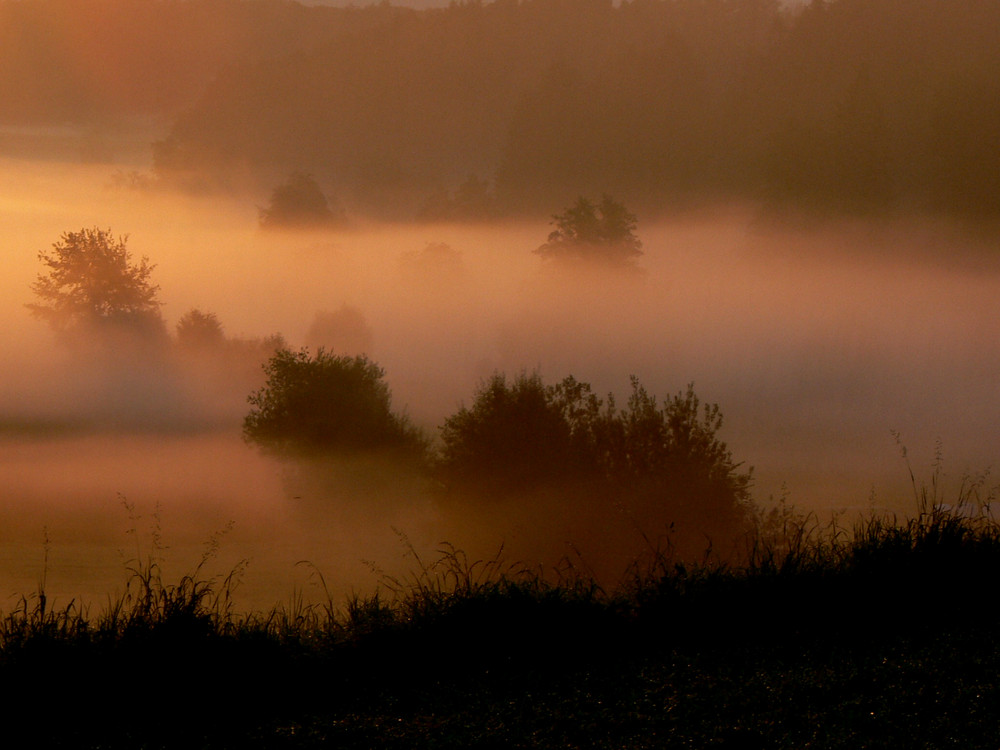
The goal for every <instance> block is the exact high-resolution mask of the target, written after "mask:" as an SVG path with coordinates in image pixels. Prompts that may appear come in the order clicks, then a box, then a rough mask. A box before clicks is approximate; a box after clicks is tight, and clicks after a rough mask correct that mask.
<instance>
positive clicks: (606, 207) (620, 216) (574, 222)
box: [535, 195, 642, 264]
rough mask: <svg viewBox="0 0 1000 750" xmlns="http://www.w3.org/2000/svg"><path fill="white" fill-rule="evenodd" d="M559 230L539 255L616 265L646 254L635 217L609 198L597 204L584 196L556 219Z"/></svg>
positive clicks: (607, 196)
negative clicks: (637, 232) (636, 233)
mask: <svg viewBox="0 0 1000 750" xmlns="http://www.w3.org/2000/svg"><path fill="white" fill-rule="evenodd" d="M552 223H553V224H555V227H556V228H555V229H554V230H553V231H552V232H551V233H550V234H549V240H548V242H546V243H545V244H544V245H542V246H541V247H539V248H538V249H537V250H536V251H535V252H536V253H538V254H539V255H541V256H543V257H545V258H578V259H586V260H596V261H602V262H609V263H615V264H624V263H629V262H631V261H632V260H634V259H635V258H637V257H638V256H640V255H642V242H641V241H640V240H639V238H638V237H636V235H635V229H636V226H637V224H638V221H637V219H636V216H635V214H633V213H632V212H630V211H629V210H628V209H627V208H625V205H624V204H623V203H620V202H618V201H616V200H615V199H614V198H612V197H611V196H609V195H605V196H603V197H602V198H601V202H600V203H594V202H593V201H591V200H590V199H588V198H584V197H582V196H581V197H580V198H578V199H577V201H576V203H575V204H573V205H572V206H571V207H570V208H568V209H566V211H564V212H563V213H561V214H556V215H555V216H554V217H553V220H552Z"/></svg>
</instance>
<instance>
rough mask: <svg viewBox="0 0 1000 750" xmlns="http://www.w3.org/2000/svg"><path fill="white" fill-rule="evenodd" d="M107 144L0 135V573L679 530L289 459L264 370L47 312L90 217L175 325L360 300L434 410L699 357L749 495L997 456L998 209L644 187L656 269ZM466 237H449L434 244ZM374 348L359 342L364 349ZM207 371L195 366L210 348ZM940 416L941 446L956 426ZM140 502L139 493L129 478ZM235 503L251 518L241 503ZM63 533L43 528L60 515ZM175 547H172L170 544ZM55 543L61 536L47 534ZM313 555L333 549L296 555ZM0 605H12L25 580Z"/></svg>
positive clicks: (858, 485)
mask: <svg viewBox="0 0 1000 750" xmlns="http://www.w3.org/2000/svg"><path fill="white" fill-rule="evenodd" d="M113 171H114V168H113V167H112V166H109V165H106V164H103V165H90V166H81V165H74V164H69V163H63V162H57V161H51V160H49V161H19V160H16V159H9V158H8V159H5V160H3V161H2V164H0V227H2V229H0V234H2V245H0V247H2V253H3V259H4V270H5V272H4V274H3V276H2V278H0V285H2V298H0V299H2V303H0V322H2V325H3V330H4V332H5V335H4V344H3V357H2V360H0V383H2V386H0V388H2V390H0V425H2V426H3V433H2V435H0V442H2V451H0V486H2V487H3V488H4V489H3V500H2V504H0V541H2V545H0V576H2V578H0V580H2V583H0V585H2V587H3V588H2V590H0V597H2V598H3V600H4V601H6V602H7V604H9V603H10V602H11V601H12V600H10V599H6V597H8V596H14V595H17V594H21V593H30V592H31V591H34V590H35V589H36V587H37V586H38V585H39V583H40V582H41V580H42V577H43V575H44V577H45V578H44V582H45V585H46V588H47V590H48V592H49V596H50V598H52V597H55V598H56V599H57V600H58V601H62V602H63V603H66V602H68V601H69V600H70V599H72V598H74V597H79V598H81V599H83V600H84V601H92V602H96V603H98V604H99V603H101V602H102V601H104V597H105V596H106V595H107V594H109V593H112V592H113V591H114V589H115V588H120V587H121V585H122V583H123V581H124V575H123V570H124V568H123V563H124V562H125V561H127V560H128V559H130V558H133V557H135V556H136V555H140V556H146V555H149V554H161V555H162V557H163V560H164V569H165V570H166V571H168V572H178V571H180V572H186V571H187V570H188V569H190V567H191V566H192V565H193V564H194V563H196V562H197V560H198V558H199V556H200V555H201V554H202V551H203V550H204V548H205V544H206V543H208V542H209V540H210V539H212V538H213V537H214V535H218V534H221V537H220V540H219V541H220V547H219V550H220V551H219V556H218V559H217V560H216V561H214V562H213V563H212V565H211V566H210V568H211V570H212V571H221V572H226V571H228V569H230V568H231V567H232V566H234V565H236V564H237V563H238V562H239V561H240V560H243V559H246V560H248V561H249V562H248V566H247V568H246V572H245V574H244V575H243V577H242V584H241V587H240V589H239V590H238V593H239V601H240V603H241V604H242V605H245V606H248V607H249V606H254V607H266V606H269V605H271V604H274V603H279V602H286V603H287V602H289V601H290V600H291V598H292V597H293V596H295V595H296V592H297V591H298V592H301V593H302V594H303V595H304V596H305V597H306V598H309V599H315V598H317V597H322V596H323V592H322V589H321V588H320V587H319V586H318V581H319V579H318V577H317V576H316V575H315V572H316V571H317V570H318V571H320V572H322V574H323V576H324V577H325V580H326V582H327V584H328V585H329V587H330V593H331V594H332V595H333V596H334V597H335V598H339V597H340V596H342V595H343V594H345V593H347V592H349V591H350V590H362V591H368V590H371V587H373V586H374V585H375V583H376V582H377V581H378V580H379V571H380V570H381V571H384V572H386V573H391V574H395V575H399V574H401V573H402V572H405V571H407V570H413V569H414V568H415V565H416V563H415V561H414V560H413V559H412V558H409V557H408V549H409V547H408V545H412V549H413V550H415V551H416V552H418V553H419V554H420V555H421V559H424V560H425V561H426V560H428V559H432V558H433V556H434V550H435V549H436V548H437V547H438V545H439V544H440V543H441V542H444V541H447V542H451V543H453V544H455V545H456V546H458V547H461V548H464V549H467V550H468V551H469V552H470V554H472V555H481V556H485V555H490V554H492V553H493V552H495V551H497V550H498V549H499V547H500V545H501V544H505V545H506V546H505V550H506V554H507V555H508V556H509V557H510V558H511V559H518V560H522V561H524V562H526V563H529V564H534V563H545V564H549V565H552V564H555V563H557V562H558V560H559V558H560V557H562V556H563V555H567V556H569V558H570V559H571V560H574V561H575V563H576V564H577V565H580V566H582V567H584V568H588V567H589V568H593V569H595V570H600V571H602V572H603V573H605V574H607V575H612V573H611V571H613V570H615V569H617V568H618V567H622V566H624V564H625V563H627V561H628V560H629V559H630V558H631V557H632V556H633V555H635V554H637V553H639V552H641V551H642V550H643V549H644V547H645V544H646V542H645V541H644V540H643V538H642V535H641V533H640V532H644V533H646V534H647V535H648V536H650V537H651V538H656V537H657V535H659V534H661V533H665V520H664V519H658V520H663V521H664V527H663V528H657V527H656V526H655V524H654V525H653V526H652V527H650V528H637V527H636V525H635V524H632V525H630V523H631V522H630V520H629V519H617V520H615V519H611V518H610V517H609V515H608V514H613V513H614V510H613V509H608V508H606V509H601V508H597V507H582V506H581V507H579V508H574V509H572V510H571V511H568V510H567V509H566V508H565V507H562V508H558V507H557V508H546V509H545V510H543V511H536V512H535V513H534V514H530V513H529V514H527V515H524V516H519V515H518V512H516V510H515V509H514V508H512V507H490V506H484V507H467V508H462V509H456V508H454V507H450V506H447V505H442V504H441V503H440V502H438V501H437V500H436V499H435V497H434V494H433V493H432V492H431V491H430V490H429V488H428V485H427V483H426V482H425V481H424V480H422V479H421V478H419V477H418V476H415V475H414V476H409V475H405V472H404V473H401V474H400V475H398V476H392V475H387V474H386V472H385V471H384V470H380V469H378V468H372V467H365V466H352V465H346V464H337V463H335V462H328V463H327V464H325V465H323V466H322V467H319V468H317V467H309V466H304V465H302V464H299V465H296V464H295V463H294V462H281V461H278V460H277V459H274V458H270V457H267V456H263V455H261V454H260V453H259V452H258V451H257V450H255V449H254V448H252V447H250V446H248V445H245V444H244V443H243V441H242V440H241V436H240V425H241V420H242V418H243V416H244V414H245V413H246V411H247V405H246V397H247V395H248V394H249V392H250V390H251V389H252V388H253V387H257V386H256V385H255V383H257V385H259V380H254V378H258V379H262V375H260V373H259V369H258V365H257V363H254V367H253V368H252V371H251V372H250V373H249V374H248V373H247V372H241V373H238V374H234V373H221V374H220V373H218V372H215V373H211V372H208V371H206V370H197V369H192V368H190V367H188V368H187V369H185V367H186V366H185V365H183V364H178V363H177V362H173V361H170V362H167V361H161V362H153V363H145V364H144V365H142V366H139V365H136V364H135V363H132V364H130V365H129V366H127V367H124V368H123V367H122V366H121V364H120V363H114V362H100V361H94V358H93V357H91V358H89V359H87V358H82V357H80V356H79V354H78V353H74V352H73V351H71V350H70V349H69V348H68V347H67V346H66V345H65V343H64V342H60V341H59V340H57V339H56V337H54V335H53V334H52V332H51V331H50V330H49V329H48V328H47V326H46V325H45V324H44V323H43V322H41V321H38V320H36V319H34V318H32V317H31V315H30V314H29V311H28V310H27V309H26V308H25V306H24V305H25V303H28V302H30V301H32V293H31V290H30V288H29V287H30V284H31V283H32V282H33V281H34V280H35V278H36V276H37V274H38V273H39V272H40V271H41V266H40V264H39V262H38V257H37V256H38V253H39V252H40V251H46V250H48V249H50V248H51V246H52V244H53V243H54V242H56V241H57V240H58V239H59V236H60V235H61V233H63V232H65V231H70V230H77V229H80V228H81V227H91V226H95V225H96V226H100V227H102V228H111V230H112V231H113V232H114V233H115V234H116V235H118V234H127V235H128V237H129V239H128V243H129V248H130V250H131V251H132V253H133V254H134V256H136V257H138V256H142V255H146V256H148V257H149V258H150V260H151V261H153V262H154V263H156V264H157V266H156V269H155V270H154V272H153V280H154V282H155V283H156V284H158V285H159V286H160V291H159V298H160V299H161V300H162V302H163V315H164V318H165V319H166V321H167V323H168V326H169V327H170V329H171V330H172V329H173V326H174V325H175V324H176V322H177V320H178V319H179V318H180V317H181V316H182V315H183V314H184V313H186V312H188V311H189V310H191V309H192V308H198V309H200V310H203V311H209V312H212V313H214V314H216V315H217V317H218V319H219V321H220V322H221V323H222V325H223V326H224V329H225V333H226V335H227V336H228V337H231V338H237V339H244V340H252V339H255V338H260V337H264V336H267V335H270V334H273V333H281V334H282V335H283V336H284V337H285V339H286V340H287V342H288V344H289V345H290V346H291V347H293V348H297V347H299V346H301V345H303V344H304V343H305V340H306V338H307V332H308V330H309V327H310V324H311V322H312V321H313V320H314V318H315V317H316V314H317V313H319V312H323V311H327V312H329V311H336V310H338V309H341V308H342V307H343V306H344V305H347V306H349V307H351V308H355V309H356V310H357V311H360V313H361V314H362V315H363V317H364V320H365V322H366V324H367V326H368V328H369V329H370V336H369V338H368V340H367V342H366V347H367V348H368V349H370V350H369V351H366V352H365V353H366V354H368V356H370V357H371V358H372V359H373V360H375V361H376V362H378V363H379V364H380V365H381V366H382V367H384V369H385V371H386V380H387V382H388V384H389V386H390V388H391V390H392V394H393V404H394V406H395V407H396V408H397V409H401V410H404V411H405V412H406V413H407V414H408V415H409V416H410V417H411V419H412V420H413V421H414V422H415V423H417V424H418V425H420V426H421V427H423V428H425V429H426V430H427V432H428V433H429V434H431V435H434V434H436V432H437V428H438V427H439V426H440V425H441V423H442V422H443V421H444V419H445V418H446V417H447V416H448V415H450V414H452V413H453V412H454V411H455V410H456V409H457V408H458V407H459V406H460V405H461V404H462V403H466V404H468V403H469V402H470V400H471V398H472V397H473V394H474V392H475V389H476V387H477V385H478V384H479V383H480V382H481V380H482V379H483V378H485V377H487V376H489V375H490V374H491V373H493V372H494V371H501V372H506V373H508V374H516V373H518V372H521V371H529V372H530V371H534V370H538V371H539V372H540V373H541V374H542V376H543V377H544V378H545V380H546V381H547V382H555V381H557V380H560V379H562V378H563V377H564V376H566V375H569V374H572V375H574V376H575V377H576V378H577V379H579V380H584V381H587V382H589V383H591V384H592V385H593V386H594V389H595V391H596V392H597V393H599V394H602V395H603V394H606V393H608V392H614V393H616V394H617V395H618V396H619V397H620V398H623V397H624V396H625V395H626V394H627V390H628V384H629V376H630V375H636V376H637V377H638V378H639V380H640V381H641V382H642V384H643V385H645V386H646V388H647V389H648V390H649V391H651V392H653V393H655V394H657V395H658V396H660V397H661V398H662V397H666V396H669V395H671V394H673V393H676V392H678V391H680V390H682V389H683V388H684V387H685V386H686V385H687V384H688V383H691V382H693V383H694V386H695V390H696V392H697V394H698V395H699V396H700V397H701V398H702V400H704V401H708V402H715V403H718V404H719V405H720V407H721V409H722V413H723V415H724V417H725V424H724V427H723V435H722V437H723V438H724V439H725V440H726V441H727V442H728V444H729V446H730V448H731V449H732V451H733V454H734V456H735V457H736V458H737V460H741V461H745V462H746V463H747V464H748V465H752V466H754V467H755V477H756V479H755V488H754V495H755V498H756V499H757V501H758V502H759V503H760V504H761V505H763V506H766V505H767V504H768V503H770V502H772V501H773V500H775V499H776V498H778V497H782V496H787V498H788V500H789V501H790V502H792V503H793V504H795V505H796V506H798V507H800V508H803V509H805V510H810V511H815V512H816V513H817V514H818V515H819V516H821V517H823V518H827V517H829V515H830V514H831V513H833V512H834V511H837V510H843V509H846V510H847V511H848V512H849V513H853V512H857V511H859V510H862V511H863V510H865V509H867V508H869V507H871V506H873V505H874V506H877V507H879V508H890V509H892V510H896V511H899V512H912V511H913V509H914V506H913V499H912V488H911V486H910V484H909V482H910V479H909V475H908V473H907V467H906V464H905V462H904V461H903V459H902V458H901V455H900V452H901V451H900V446H899V445H897V443H896V441H895V439H894V438H893V435H892V434H891V431H893V430H895V431H898V433H899V434H900V436H901V440H902V442H903V443H904V444H905V446H906V447H907V449H908V451H909V459H910V462H911V465H912V466H913V468H914V470H915V471H916V473H917V474H918V476H922V477H927V476H929V473H930V471H931V468H932V464H933V462H934V460H935V455H936V450H937V451H938V452H939V453H940V455H941V456H942V457H943V459H944V469H945V471H946V474H947V481H948V482H950V483H951V485H954V484H955V483H957V482H958V481H959V479H960V478H961V476H962V475H963V473H966V472H973V473H974V472H979V471H984V470H986V469H988V468H989V466H990V465H991V463H992V462H993V460H994V455H993V451H994V446H995V445H996V444H997V437H998V434H997V433H998V430H1000V428H998V426H997V425H1000V419H998V417H1000V403H998V400H997V399H996V387H997V386H996V384H997V374H998V368H1000V361H998V360H1000V356H998V354H997V349H996V347H995V345H994V342H995V340H996V337H997V333H998V331H997V328H998V325H1000V324H998V316H997V314H996V313H997V309H996V308H997V304H998V303H997V299H998V292H1000V274H998V270H1000V269H998V264H997V260H996V257H995V238H992V237H988V236H984V235H976V234H972V233H968V232H963V231H961V230H960V229H958V228H956V227H955V226H951V225H948V224H945V223H942V222H932V221H930V220H917V219H912V220H909V221H906V222H903V221H891V222H890V221H882V222H862V221H853V222H834V221H826V222H816V221H813V222H809V221H806V220H800V221H793V220H789V219H788V217H787V216H786V217H785V218H784V219H782V220H778V219H776V218H773V217H768V215H767V214H766V213H764V212H762V211H760V210H756V209H753V208H750V207H746V206H726V207H716V208H712V209H709V208H705V209H703V210H700V211H697V212H694V211H692V212H688V213H685V214H680V215H675V216H673V217H672V218H669V219H663V220H659V221H656V222H653V221H644V220H643V219H642V217H641V216H640V222H639V230H638V233H639V236H640V238H641V239H642V241H643V243H644V251H645V254H644V255H643V256H642V257H641V259H640V260H639V263H638V269H637V270H636V271H622V272H610V271H606V270H605V271H601V272H595V271H594V270H592V269H574V268H566V267H562V266H559V265H558V264H555V265H553V264H551V263H547V262H545V261H543V260H542V259H541V258H540V257H539V256H537V255H535V254H533V253H532V252H531V251H532V250H533V249H534V248H536V247H537V246H538V245H539V244H541V242H543V241H544V240H545V237H546V236H547V233H548V231H549V226H548V225H547V224H546V223H545V222H544V221H521V222H507V223H494V224H471V225H449V224H421V225H413V224H402V223H392V224H376V223H365V222H363V221H360V220H359V221H358V222H356V223H355V224H354V225H353V226H352V227H350V228H348V229H345V230H338V231H315V232H299V233H292V232H288V233H280V232H278V233H276V232H262V231H261V230H260V229H259V228H258V223H257V216H258V206H259V205H260V204H261V203H263V202H264V201H265V199H266V194H262V195H258V196H256V198H255V197H254V196H253V195H246V194H244V195H230V196H229V197H225V198H218V197H212V198H210V197H208V196H204V195H203V196H194V197H193V196H191V195H187V196H184V195H178V194H174V193H171V192H170V191H168V190H166V189H147V190H129V189H122V188H121V187H113V186H112V182H113V180H112V179H111V177H112V173H113ZM440 243H444V244H445V245H447V247H448V248H450V249H451V250H452V251H453V252H452V253H447V252H445V255H444V258H445V260H446V262H441V258H440V257H437V256H435V255H434V254H433V252H431V251H426V252H425V248H427V247H428V245H435V244H436V245H439V244H440ZM345 353H352V354H353V353H358V352H350V351H348V352H345ZM194 375H197V377H194ZM936 446H937V448H936ZM129 507H131V508H132V510H131V511H130V510H129V509H128V508H129ZM227 529H228V530H227ZM46 540H47V541H46ZM158 544H159V545H162V546H163V547H164V548H163V549H160V550H159V551H158V548H157V545H158ZM46 555H47V563H46ZM300 561H309V563H310V565H297V563H298V562H300ZM0 606H6V605H5V604H0Z"/></svg>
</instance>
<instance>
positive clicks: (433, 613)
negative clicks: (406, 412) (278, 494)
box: [0, 475, 1000, 748]
mask: <svg viewBox="0 0 1000 750" xmlns="http://www.w3.org/2000/svg"><path fill="white" fill-rule="evenodd" d="M937 479H938V477H937V476H936V475H935V477H932V479H931V484H930V485H927V486H922V487H921V488H920V489H919V490H916V485H915V490H916V502H917V503H918V511H919V512H918V513H916V514H915V515H913V516H912V517H911V518H908V519H903V518H894V517H887V516H879V515H870V516H867V517H865V518H862V519H859V520H858V521H856V522H855V523H852V524H850V525H849V526H827V525H821V524H819V523H817V521H816V520H815V518H811V517H808V516H804V515H800V514H797V513H795V512H794V511H793V510H791V509H789V508H784V509H782V510H781V511H779V512H775V513H771V514H770V515H769V517H768V518H767V519H763V518H762V519H761V523H760V524H759V525H758V527H757V529H756V532H755V533H754V534H752V535H751V536H750V537H748V538H747V547H746V549H745V553H746V554H745V557H744V559H743V560H742V561H741V562H740V563H731V564H722V563H719V562H717V561H713V560H711V559H710V558H706V559H705V560H704V561H702V562H701V563H694V564H690V563H683V562H681V561H678V560H676V559H675V558H673V557H672V555H671V554H670V551H669V550H666V549H660V550H652V549H651V550H650V554H648V555H647V556H646V557H645V558H644V559H643V561H641V562H637V565H636V566H635V567H633V568H632V569H631V571H630V574H629V576H628V577H626V578H625V579H623V583H622V585H621V586H620V587H618V588H616V589H614V590H608V589H604V588H602V587H600V586H598V585H596V584H595V583H594V582H593V581H592V580H589V579H588V578H587V577H586V576H584V575H581V574H580V573H579V571H577V572H573V571H568V570H564V571H563V572H562V573H560V574H553V572H552V571H542V570H539V569H537V568H531V567H525V566H521V565H518V564H516V563H512V562H510V561H508V560H506V559H504V558H503V557H502V556H500V555H498V556H496V557H494V558H491V559H485V560H472V559H470V558H468V557H467V556H466V555H465V553H464V552H462V551H461V550H460V549H456V548H454V547H450V546H447V545H445V546H443V547H442V549H441V550H440V552H439V554H438V556H436V557H435V558H432V559H430V560H427V561H425V562H421V560H420V558H419V556H417V555H416V553H415V552H414V551H413V550H411V553H412V554H413V557H412V558H411V561H412V567H411V573H410V574H408V575H406V576H403V577H401V578H393V577H386V578H384V579H383V581H382V582H381V585H380V586H379V588H378V589H377V590H376V591H375V592H374V593H371V594H368V595H354V596H351V597H347V598H344V599H342V600H337V599H335V598H334V597H333V596H332V595H331V596H330V598H329V599H328V600H327V601H325V602H323V603H320V604H307V603H305V602H301V601H300V602H298V603H296V602H291V603H289V604H288V605H285V606H282V607H276V608H273V609H271V610H269V611H267V612H258V613H253V614H240V613H237V612H236V611H235V610H234V609H233V606H232V604H233V603H232V601H231V598H230V595H229V594H230V587H231V586H232V585H233V583H234V580H233V578H232V577H222V578H218V577H209V576H207V575H206V574H205V573H204V571H203V570H202V568H201V566H199V567H196V568H195V569H193V570H192V571H190V572H189V573H188V574H187V575H184V576H182V577H180V578H178V579H176V580H167V579H165V578H164V577H163V575H162V570H161V569H160V567H159V562H158V560H157V558H156V557H155V556H150V557H146V558H143V559H136V560H132V561H130V563H129V568H128V572H129V575H128V580H127V583H126V586H125V589H124V593H123V594H121V595H120V596H119V597H118V598H115V599H109V600H108V602H107V604H106V606H104V607H102V608H97V609H86V608H81V607H79V606H77V605H74V604H69V605H64V606H62V607H53V606H52V605H50V604H49V603H48V600H47V598H46V596H45V591H44V589H41V588H40V589H38V590H37V591H35V592H34V593H33V594H31V595H28V596H25V597H24V598H22V599H21V601H20V603H19V604H18V605H17V606H16V607H14V609H13V610H10V611H7V612H5V614H4V617H3V620H2V624H0V674H2V675H3V680H2V683H0V684H2V686H3V687H2V690H3V693H4V695H3V705H4V709H5V711H6V712H7V715H8V716H9V717H10V718H11V721H12V722H17V724H18V725H19V726H22V727H33V732H34V734H35V736H36V739H37V740H38V741H39V742H40V743H42V744H44V746H46V747H94V748H97V747H102V748H110V747H148V748H157V747H192V746H197V747H206V748H210V747H211V748H214V747H219V748H222V747H262V748H263V747H267V748H275V747H279V748H280V747H289V748H291V747H295V748H299V747H330V746H337V747H351V748H354V747H356V748H369V747H371V748H374V747H379V748H382V747H415V746H421V747H456V748H458V747H519V748H530V747H535V748H549V747H580V748H611V747H617V748H621V747H630V748H642V747H650V748H652V747H684V746H697V747H762V748H763V747H820V748H848V747H850V748H859V747H865V748H869V747H870V748H882V747H928V748H936V747H956V746H960V747H970V748H979V747H982V748H986V747H992V746H993V745H994V744H995V729H996V726H997V720H998V718H1000V717H998V714H997V706H998V705H1000V702H998V701H997V698H998V697H1000V695H998V691H1000V686H998V684H997V680H996V675H997V673H998V672H997V667H998V666H1000V650H998V649H997V647H996V643H997V640H996V638H995V634H996V628H997V625H998V622H997V614H996V609H995V606H994V598H995V590H996V581H997V575H998V573H1000V527H998V525H997V523H996V521H995V520H994V519H993V518H992V516H991V515H990V514H989V509H988V507H987V506H985V505H984V503H985V502H986V501H988V500H989V499H990V498H989V497H987V496H985V495H984V494H983V493H984V489H985V488H984V487H983V486H982V485H981V484H978V483H976V482H970V483H969V484H966V485H964V486H963V488H962V489H961V490H960V492H959V494H958V496H957V497H948V498H944V497H941V496H939V494H938V493H939V492H940V487H939V486H938V485H937V483H936V482H937ZM944 500H951V502H949V503H944V502H943V501H944ZM211 554H212V550H208V551H207V552H206V555H207V557H206V558H205V561H207V559H208V556H210V555H211ZM234 574H238V571H237V572H234ZM54 717H58V720H57V721H55V720H54Z"/></svg>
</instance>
